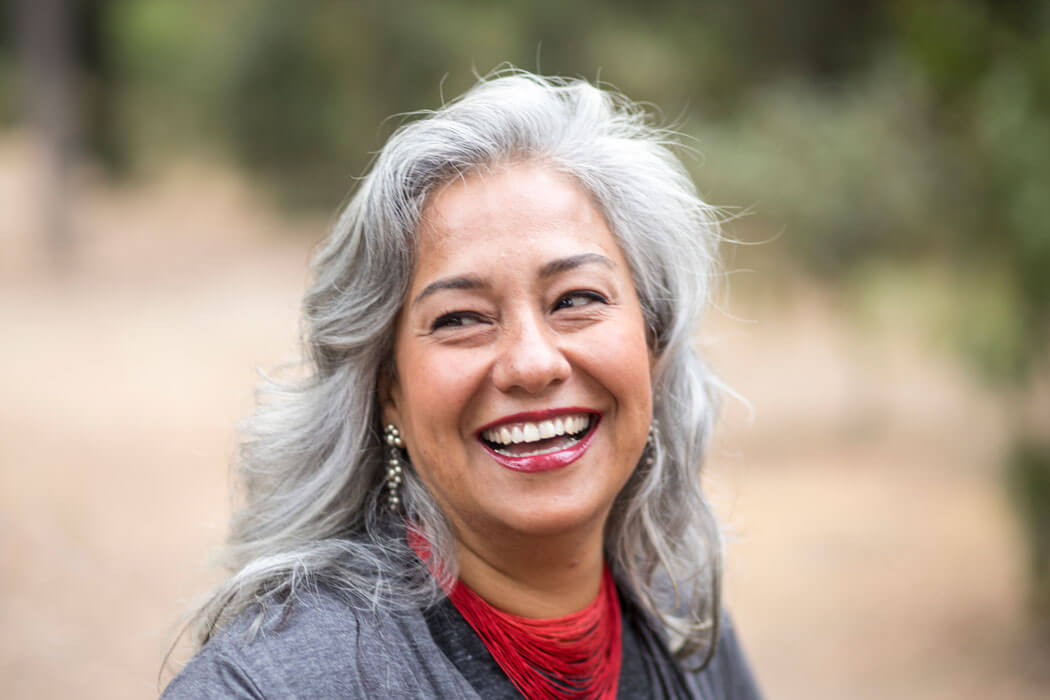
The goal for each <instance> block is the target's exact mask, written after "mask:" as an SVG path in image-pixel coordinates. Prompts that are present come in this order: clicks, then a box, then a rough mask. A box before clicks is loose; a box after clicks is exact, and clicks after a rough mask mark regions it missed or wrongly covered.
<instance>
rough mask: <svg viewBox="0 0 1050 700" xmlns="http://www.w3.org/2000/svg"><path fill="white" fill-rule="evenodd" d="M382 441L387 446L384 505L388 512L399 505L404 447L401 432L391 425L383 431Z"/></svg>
mask: <svg viewBox="0 0 1050 700" xmlns="http://www.w3.org/2000/svg"><path fill="white" fill-rule="evenodd" d="M383 439H384V440H385V441H386V445H387V462H386V480H385V482H384V483H385V484H386V504H387V506H388V507H389V508H390V510H395V511H396V510H397V509H398V507H399V506H400V505H401V497H400V496H399V495H398V492H399V490H400V488H401V471H402V469H401V468H402V462H401V451H402V449H403V448H404V446H405V443H404V441H403V440H402V439H401V432H400V431H399V430H398V429H397V426H395V425H394V424H393V423H390V424H388V425H387V426H386V428H385V429H384V430H383Z"/></svg>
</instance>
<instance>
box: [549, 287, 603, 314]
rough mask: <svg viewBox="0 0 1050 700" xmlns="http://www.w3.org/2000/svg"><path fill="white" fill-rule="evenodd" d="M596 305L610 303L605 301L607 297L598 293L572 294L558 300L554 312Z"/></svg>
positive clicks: (582, 292) (581, 292) (583, 292)
mask: <svg viewBox="0 0 1050 700" xmlns="http://www.w3.org/2000/svg"><path fill="white" fill-rule="evenodd" d="M594 303H598V304H607V303H609V302H608V301H607V300H606V299H605V297H603V296H602V295H601V294H598V293H597V292H587V291H580V292H570V293H569V294H566V295H565V296H563V297H561V298H560V299H558V301H557V302H555V304H554V310H555V311H557V310H559V309H576V308H579V307H581V306H587V305H588V304H594Z"/></svg>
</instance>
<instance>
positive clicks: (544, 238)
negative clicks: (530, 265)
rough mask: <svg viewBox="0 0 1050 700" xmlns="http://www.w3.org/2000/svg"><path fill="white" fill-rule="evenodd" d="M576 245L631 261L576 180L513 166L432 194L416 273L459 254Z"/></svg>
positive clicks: (517, 255)
mask: <svg viewBox="0 0 1050 700" xmlns="http://www.w3.org/2000/svg"><path fill="white" fill-rule="evenodd" d="M553 249H558V250H553ZM570 249H579V250H581V251H582V250H584V249H586V250H591V251H594V252H601V253H603V254H604V255H606V256H607V257H609V258H611V259H613V260H614V261H615V262H617V263H618V264H623V265H625V262H624V260H623V254H622V252H621V251H620V247H619V245H618V243H617V241H616V239H615V237H614V236H613V235H612V232H611V231H610V230H609V226H608V224H607V222H606V220H605V217H604V215H603V214H602V212H601V210H600V209H599V207H598V206H597V205H596V204H595V202H594V200H593V199H592V198H591V196H590V195H589V194H588V193H587V192H586V191H585V190H584V189H583V188H582V187H581V186H580V185H579V184H578V183H577V182H576V181H575V180H574V179H572V178H571V177H569V176H568V175H565V174H562V173H559V172H557V171H555V170H553V169H551V168H550V167H547V166H544V165H543V164H538V163H515V164H510V165H506V166H501V167H499V168H497V169H495V170H491V171H485V172H480V173H477V174H472V175H468V176H466V177H464V178H460V179H457V180H454V181H453V182H451V183H449V184H448V185H446V186H445V187H443V188H441V189H440V190H438V191H437V192H435V193H434V194H433V195H432V196H431V197H430V198H429V199H428V201H427V203H426V205H425V206H424V208H423V219H422V226H421V228H420V238H419V256H418V263H417V265H418V267H417V274H418V273H421V272H424V271H425V269H426V268H431V267H434V266H435V265H436V264H437V263H449V262H452V261H453V260H455V259H463V258H490V259H491V258H493V257H499V258H502V259H504V260H507V259H513V260H520V259H522V255H526V256H527V257H529V258H532V257H534V256H536V255H543V254H560V253H562V252H567V251H569V250H570ZM498 253H502V255H497V254H498ZM512 256H513V257H512Z"/></svg>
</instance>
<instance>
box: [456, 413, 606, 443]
mask: <svg viewBox="0 0 1050 700" xmlns="http://www.w3.org/2000/svg"><path fill="white" fill-rule="evenodd" d="M581 413H590V414H600V411H595V410H594V409H592V408H583V407H580V406H566V407H565V408H547V409H544V410H542V411H522V412H521V413H513V414H511V415H509V416H503V417H502V418H498V419H496V420H494V421H492V422H491V423H486V424H485V425H483V426H481V427H480V428H478V429H477V430H476V431H475V435H477V436H480V435H481V434H482V433H484V432H485V431H486V430H488V429H490V428H495V427H498V426H501V425H504V424H507V423H535V422H538V421H541V420H550V419H551V418H557V417H558V416H567V415H568V416H575V415H579V414H581Z"/></svg>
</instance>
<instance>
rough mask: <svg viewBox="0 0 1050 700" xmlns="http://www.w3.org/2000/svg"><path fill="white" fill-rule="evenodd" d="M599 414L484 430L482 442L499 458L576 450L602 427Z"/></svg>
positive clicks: (505, 424)
mask: <svg viewBox="0 0 1050 700" xmlns="http://www.w3.org/2000/svg"><path fill="white" fill-rule="evenodd" d="M598 418H599V416H598V414H595V413H582V412H581V413H570V414H564V415H560V416H557V417H554V418H547V419H544V420H539V421H519V422H515V423H504V424H503V425H498V426H495V427H492V428H488V429H487V430H483V431H482V432H481V433H480V434H479V435H478V438H479V439H480V440H481V442H482V443H484V445H485V446H486V447H488V448H489V449H490V450H492V451H493V452H495V453H496V454H500V455H503V456H505V457H534V456H536V455H545V454H551V453H554V452H559V451H561V450H565V449H568V448H570V447H573V446H574V445H576V444H577V443H579V442H580V441H581V440H583V439H584V438H585V437H587V434H588V433H589V432H591V430H592V429H594V428H595V427H596V426H597V424H598Z"/></svg>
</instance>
